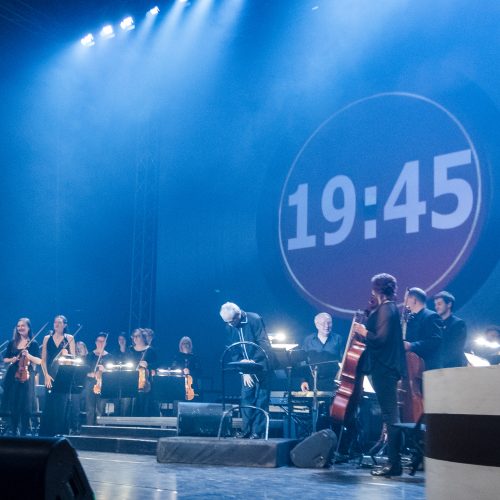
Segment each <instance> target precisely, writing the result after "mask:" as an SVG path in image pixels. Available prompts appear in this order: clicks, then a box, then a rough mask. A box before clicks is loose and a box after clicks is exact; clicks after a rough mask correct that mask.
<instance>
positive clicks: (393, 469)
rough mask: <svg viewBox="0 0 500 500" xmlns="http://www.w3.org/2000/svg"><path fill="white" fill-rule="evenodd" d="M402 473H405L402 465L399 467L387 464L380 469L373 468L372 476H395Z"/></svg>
mask: <svg viewBox="0 0 500 500" xmlns="http://www.w3.org/2000/svg"><path fill="white" fill-rule="evenodd" d="M402 474H403V468H402V467H401V466H400V467H397V466H392V465H385V466H384V467H381V468H380V469H373V470H372V476H375V477H393V476H401V475H402Z"/></svg>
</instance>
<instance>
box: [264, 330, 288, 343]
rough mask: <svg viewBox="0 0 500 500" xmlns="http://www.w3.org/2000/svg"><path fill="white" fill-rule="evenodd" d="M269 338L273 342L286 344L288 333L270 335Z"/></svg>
mask: <svg viewBox="0 0 500 500" xmlns="http://www.w3.org/2000/svg"><path fill="white" fill-rule="evenodd" d="M268 337H269V340H270V341H271V342H284V341H285V340H286V333H284V332H275V333H269V334H268Z"/></svg>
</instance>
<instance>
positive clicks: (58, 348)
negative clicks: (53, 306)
mask: <svg viewBox="0 0 500 500" xmlns="http://www.w3.org/2000/svg"><path fill="white" fill-rule="evenodd" d="M67 332H68V320H67V319H66V317H65V316H63V315H58V316H56V317H55V318H54V330H53V332H52V333H51V334H49V335H46V336H45V337H44V339H43V343H42V371H43V375H44V380H45V388H46V390H47V392H46V395H45V408H44V410H43V413H42V420H41V423H40V435H41V436H55V435H56V434H65V433H67V432H68V429H67V427H68V422H67V410H68V408H67V404H68V398H69V394H66V393H59V392H54V391H52V384H53V382H54V379H55V377H56V374H57V370H58V367H59V365H58V360H59V358H60V357H61V356H75V339H74V337H73V335H70V334H68V333H67Z"/></svg>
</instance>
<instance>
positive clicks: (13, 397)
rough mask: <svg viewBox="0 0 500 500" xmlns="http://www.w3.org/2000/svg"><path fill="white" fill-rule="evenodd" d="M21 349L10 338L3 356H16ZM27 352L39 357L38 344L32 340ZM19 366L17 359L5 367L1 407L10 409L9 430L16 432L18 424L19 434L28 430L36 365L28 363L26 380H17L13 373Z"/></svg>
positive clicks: (32, 403)
mask: <svg viewBox="0 0 500 500" xmlns="http://www.w3.org/2000/svg"><path fill="white" fill-rule="evenodd" d="M22 351H23V349H17V348H16V346H15V341H14V340H11V341H10V342H9V345H8V346H7V350H6V352H5V355H4V357H6V358H13V357H14V356H18V355H19V354H20V353H21V352H22ZM28 352H29V353H30V354H31V355H32V356H34V357H37V358H39V357H40V346H39V345H38V343H37V342H36V340H34V341H33V342H32V343H31V344H30V345H29V347H28ZM18 367H19V361H16V362H15V363H12V364H11V365H10V366H9V368H8V369H7V373H6V374H5V379H4V386H3V387H4V393H3V403H2V407H3V408H4V409H5V410H7V411H10V427H11V431H12V432H13V433H14V434H16V433H17V430H18V427H19V424H20V429H19V430H20V434H21V435H24V434H26V432H27V431H28V430H29V422H30V416H31V414H32V413H33V411H34V405H35V374H36V366H34V365H33V363H30V365H29V367H28V371H29V378H28V380H27V381H26V382H19V381H17V380H16V378H15V375H16V372H17V369H18Z"/></svg>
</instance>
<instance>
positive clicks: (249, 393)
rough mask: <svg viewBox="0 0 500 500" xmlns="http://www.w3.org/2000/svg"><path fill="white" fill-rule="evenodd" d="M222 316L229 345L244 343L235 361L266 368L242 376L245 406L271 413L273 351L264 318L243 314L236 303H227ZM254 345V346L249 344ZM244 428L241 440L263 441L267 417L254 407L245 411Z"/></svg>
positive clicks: (233, 357)
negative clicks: (256, 372) (256, 364)
mask: <svg viewBox="0 0 500 500" xmlns="http://www.w3.org/2000/svg"><path fill="white" fill-rule="evenodd" d="M220 316H221V318H222V320H223V321H224V323H226V330H227V334H228V345H232V344H234V343H237V342H240V343H241V345H240V346H239V347H238V348H236V349H234V350H233V353H232V359H233V361H241V362H246V363H258V364H261V365H262V367H263V369H262V370H261V371H259V373H258V374H251V372H250V371H249V373H242V374H241V382H242V383H241V405H242V406H248V405H250V406H254V407H256V408H262V409H263V410H265V411H268V410H269V395H270V373H269V372H270V371H271V369H272V366H271V364H272V363H271V362H270V361H269V360H270V359H272V349H271V344H270V342H269V338H268V336H267V333H266V327H265V326H264V321H263V320H262V318H261V317H260V316H259V315H258V314H256V313H252V312H245V311H242V310H241V309H240V308H239V306H237V305H236V304H234V303H233V302H226V303H225V304H223V305H222V307H221V309H220ZM245 342H252V343H253V344H256V345H257V346H259V347H260V348H261V349H258V348H257V347H255V346H254V345H251V344H245ZM241 416H242V419H243V428H242V431H241V432H240V433H238V434H237V437H241V438H250V439H261V438H263V437H264V434H265V430H266V417H265V414H264V413H263V412H261V411H259V410H255V409H253V408H242V409H241Z"/></svg>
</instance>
